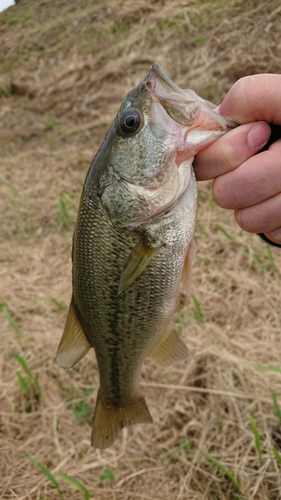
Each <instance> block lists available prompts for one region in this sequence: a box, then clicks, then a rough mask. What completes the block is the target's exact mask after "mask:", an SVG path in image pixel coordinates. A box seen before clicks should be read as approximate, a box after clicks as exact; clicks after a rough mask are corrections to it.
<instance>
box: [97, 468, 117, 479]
mask: <svg viewBox="0 0 281 500" xmlns="http://www.w3.org/2000/svg"><path fill="white" fill-rule="evenodd" d="M105 479H109V481H115V476H114V474H113V473H112V472H111V470H109V469H104V471H103V474H101V475H100V480H101V481H104V480H105Z"/></svg>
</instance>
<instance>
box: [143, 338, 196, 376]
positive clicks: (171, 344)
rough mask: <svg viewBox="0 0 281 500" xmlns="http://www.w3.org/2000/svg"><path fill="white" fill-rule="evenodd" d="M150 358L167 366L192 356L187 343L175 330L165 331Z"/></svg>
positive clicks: (159, 364)
mask: <svg viewBox="0 0 281 500" xmlns="http://www.w3.org/2000/svg"><path fill="white" fill-rule="evenodd" d="M149 358H150V359H151V360H152V361H153V362H154V363H155V364H156V365H158V366H161V367H162V368H166V367H167V366H170V365H172V364H173V363H178V362H180V361H183V360H184V359H188V358H190V352H189V349H188V347H187V345H186V344H185V343H184V341H183V340H182V339H181V338H180V336H179V335H178V334H177V332H175V331H174V330H170V331H167V332H166V333H164V335H163V337H162V338H161V340H160V342H159V343H158V344H157V346H156V347H155V349H154V350H153V351H152V353H151V354H150V355H149Z"/></svg>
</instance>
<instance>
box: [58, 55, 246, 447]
mask: <svg viewBox="0 0 281 500" xmlns="http://www.w3.org/2000/svg"><path fill="white" fill-rule="evenodd" d="M235 125H236V124H235V123H234V122H231V121H229V120H227V119H225V118H223V117H222V116H220V115H219V114H218V113H217V112H216V111H215V105H213V104H212V103H210V102H208V101H206V100H204V99H203V98H201V97H199V96H198V95H196V93H195V92H194V91H192V90H190V89H187V90H183V89H181V88H180V87H178V86H177V85H176V84H175V83H174V82H173V81H172V80H171V79H170V78H169V77H168V76H167V75H166V74H165V72H164V71H163V69H162V68H161V66H160V65H159V64H158V63H154V64H153V65H152V66H151V67H150V69H149V71H148V73H147V75H146V76H145V78H144V80H143V81H142V82H141V83H140V84H139V85H138V86H137V87H135V88H134V89H133V90H131V91H130V92H129V93H128V94H127V96H126V97H125V99H124V100H123V102H122V104H121V107H120V109H119V111H118V113H117V116H116V118H115V120H114V122H113V124H112V125H111V127H110V129H109V131H108V133H107V134H106V136H105V139H104V142H103V143H102V145H101V147H100V149H99V151H98V152H97V154H96V156H95V158H94V159H93V161H92V163H91V165H90V168H89V171H88V174H87V176H86V179H85V183H84V186H83V190H82V194H81V200H80V205H79V210H78V216H77V222H76V226H75V230H74V235H73V247H72V262H73V268H72V289H73V291H72V298H71V302H70V306H69V311H68V314H67V319H66V324H65V328H64V331H63V335H62V338H61V341H60V343H59V347H58V350H57V354H56V363H57V364H58V365H59V366H60V367H63V368H66V369H68V368H71V367H73V366H74V365H75V364H76V363H77V362H78V361H79V360H80V359H82V358H83V357H84V356H85V355H86V354H87V353H88V351H89V350H90V349H91V348H94V351H95V355H96V359H97V364H98V370H99V379H100V387H99V389H98V394H97V400H96V406H95V410H94V416H93V424H92V435H91V444H92V445H93V446H94V447H95V448H100V449H105V448H108V447H109V446H111V445H112V444H113V443H114V441H115V439H116V437H117V435H118V433H119V431H120V430H121V429H122V428H124V427H125V426H129V425H133V424H138V423H151V422H152V421H153V420H152V417H151V414H150V412H149V409H148V407H147V405H146V402H145V399H144V396H143V394H142V392H141V389H140V382H139V380H140V375H141V367H142V365H143V363H144V360H145V359H146V358H150V359H151V360H152V361H153V362H154V363H156V364H157V365H158V366H160V367H167V366H169V365H171V364H172V363H175V362H179V361H183V360H186V359H188V358H189V356H190V353H189V349H188V347H187V346H186V344H185V343H184V341H183V340H182V338H181V337H180V336H179V335H178V333H177V332H176V331H175V330H174V329H173V328H171V327H170V323H171V319H172V316H173V314H174V311H175V308H176V305H177V296H178V294H179V289H180V286H181V284H182V285H183V286H184V287H185V289H186V290H189V289H190V282H191V268H192V265H193V263H194V260H195V253H196V252H195V244H194V231H195V223H196V217H197V206H198V195H197V185H196V179H195V174H194V171H193V167H192V163H193V159H194V155H195V154H196V153H197V152H198V151H199V150H200V149H202V148H204V147H206V146H207V145H209V144H211V143H212V142H213V141H215V140H216V139H218V138H219V137H220V136H221V135H223V134H225V133H226V132H227V131H228V130H230V129H231V128H233V127H234V126H235Z"/></svg>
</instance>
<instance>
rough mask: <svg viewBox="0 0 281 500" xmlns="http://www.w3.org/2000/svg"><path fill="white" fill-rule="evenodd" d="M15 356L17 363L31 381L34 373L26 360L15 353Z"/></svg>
mask: <svg viewBox="0 0 281 500" xmlns="http://www.w3.org/2000/svg"><path fill="white" fill-rule="evenodd" d="M13 356H14V358H15V359H16V360H17V362H18V363H19V364H20V365H21V367H22V369H23V370H24V371H25V373H26V375H27V376H28V378H29V379H30V380H31V379H32V373H31V371H30V369H29V367H28V364H27V362H26V360H25V359H24V358H23V357H22V356H20V355H19V354H17V353H15V352H14V353H13Z"/></svg>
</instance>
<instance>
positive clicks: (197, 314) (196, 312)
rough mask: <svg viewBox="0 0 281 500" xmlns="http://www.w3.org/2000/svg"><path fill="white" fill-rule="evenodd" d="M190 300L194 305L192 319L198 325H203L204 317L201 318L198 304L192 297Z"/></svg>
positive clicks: (201, 314)
mask: <svg viewBox="0 0 281 500" xmlns="http://www.w3.org/2000/svg"><path fill="white" fill-rule="evenodd" d="M192 299H193V303H194V308H193V314H194V318H195V319H196V321H197V322H198V323H199V324H200V325H203V323H204V316H203V313H202V309H201V306H200V302H199V301H198V300H197V299H196V297H194V296H193V297H192Z"/></svg>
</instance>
